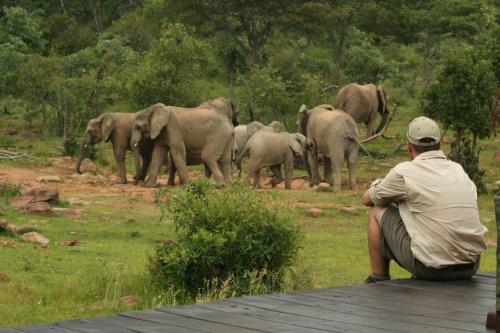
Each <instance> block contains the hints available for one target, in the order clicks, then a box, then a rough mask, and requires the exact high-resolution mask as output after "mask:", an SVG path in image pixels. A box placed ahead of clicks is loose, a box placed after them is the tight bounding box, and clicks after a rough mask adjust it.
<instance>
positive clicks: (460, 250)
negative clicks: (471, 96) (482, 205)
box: [371, 150, 487, 268]
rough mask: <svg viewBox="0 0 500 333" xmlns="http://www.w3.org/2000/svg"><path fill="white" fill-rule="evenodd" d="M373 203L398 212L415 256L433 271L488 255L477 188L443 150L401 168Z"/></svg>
mask: <svg viewBox="0 0 500 333" xmlns="http://www.w3.org/2000/svg"><path fill="white" fill-rule="evenodd" d="M371 200H372V202H373V203H374V204H375V205H377V206H387V205H389V204H390V203H391V202H393V203H396V204H397V205H398V206H399V212H400V214H401V218H402V220H403V223H404V225H405V227H406V229H407V231H408V235H409V236H410V238H411V251H412V253H413V255H414V256H415V258H416V259H418V260H419V261H420V262H422V263H423V264H424V265H426V266H428V267H433V268H442V267H446V266H450V265H457V264H466V263H471V262H475V261H476V260H477V258H478V256H479V255H480V254H481V252H482V251H484V250H485V249H486V246H487V245H486V239H485V237H484V234H485V232H486V231H487V229H486V228H485V227H484V226H482V225H481V222H480V221H479V213H478V209H477V192H476V186H475V184H474V182H472V181H471V180H470V178H469V177H468V175H467V174H466V173H465V171H464V170H463V168H462V166H461V165H460V164H458V163H455V162H453V161H450V160H448V159H447V158H446V156H445V154H444V153H443V152H442V151H441V150H434V151H429V152H425V153H421V154H419V155H417V156H416V157H415V158H414V159H413V160H412V161H409V162H403V163H400V164H398V165H396V166H395V167H394V168H393V169H391V170H390V171H389V173H388V174H387V175H386V176H385V178H384V179H382V180H381V181H380V182H379V183H376V184H374V185H373V186H372V190H371Z"/></svg>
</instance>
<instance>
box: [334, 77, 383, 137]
mask: <svg viewBox="0 0 500 333" xmlns="http://www.w3.org/2000/svg"><path fill="white" fill-rule="evenodd" d="M335 108H336V109H339V110H342V111H345V112H347V113H348V114H350V115H351V117H353V118H354V120H355V121H356V123H358V124H359V123H364V124H365V125H366V137H369V136H372V135H373V134H375V133H378V132H379V131H381V130H382V128H384V126H385V124H386V123H387V120H388V117H389V110H388V108H387V95H386V93H385V91H384V89H383V88H382V86H381V85H379V86H378V87H377V86H375V85H374V84H364V85H362V84H357V83H349V84H348V85H346V86H344V87H342V88H341V89H340V90H339V92H338V94H337V98H336V104H335ZM377 113H380V115H381V117H382V118H381V121H380V124H379V125H378V127H377V128H376V129H375V126H376V122H377Z"/></svg>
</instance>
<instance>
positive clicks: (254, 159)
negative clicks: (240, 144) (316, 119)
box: [240, 127, 314, 189]
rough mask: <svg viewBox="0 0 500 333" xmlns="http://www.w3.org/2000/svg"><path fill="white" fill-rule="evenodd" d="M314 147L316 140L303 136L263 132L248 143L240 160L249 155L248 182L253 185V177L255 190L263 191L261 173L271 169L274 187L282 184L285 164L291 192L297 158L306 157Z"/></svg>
mask: <svg viewBox="0 0 500 333" xmlns="http://www.w3.org/2000/svg"><path fill="white" fill-rule="evenodd" d="M313 146H314V144H313V142H312V140H309V139H307V138H306V137H305V136H304V135H302V134H299V133H288V132H277V131H274V130H269V129H268V128H265V127H264V128H262V129H261V130H259V131H257V133H255V134H254V135H253V136H252V137H251V138H250V139H249V140H248V142H247V144H246V145H245V148H244V150H243V151H242V152H241V154H240V157H241V156H243V155H245V154H246V153H248V155H249V158H248V171H247V179H246V182H247V184H248V185H250V180H251V179H252V177H253V187H254V188H260V182H259V178H260V170H261V169H262V168H263V167H269V168H270V169H271V171H272V172H273V174H274V179H273V181H272V185H273V187H275V186H276V185H277V184H279V183H280V182H281V181H282V180H283V177H282V175H281V164H285V188H286V189H290V188H291V184H292V175H293V165H294V154H297V155H299V156H303V154H304V152H305V151H306V150H311V149H312V147H313Z"/></svg>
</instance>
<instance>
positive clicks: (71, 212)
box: [52, 207, 82, 219]
mask: <svg viewBox="0 0 500 333" xmlns="http://www.w3.org/2000/svg"><path fill="white" fill-rule="evenodd" d="M52 210H53V211H54V213H56V214H57V215H60V216H66V217H69V218H72V219H80V218H81V217H82V211H81V210H79V209H72V208H58V207H54V208H52Z"/></svg>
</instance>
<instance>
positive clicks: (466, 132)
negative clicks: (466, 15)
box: [422, 45, 497, 191]
mask: <svg viewBox="0 0 500 333" xmlns="http://www.w3.org/2000/svg"><path fill="white" fill-rule="evenodd" d="M480 56H481V54H480V53H479V52H477V50H476V49H474V48H473V47H471V46H467V45H466V46H464V47H461V48H458V49H457V50H455V51H453V52H451V53H450V54H449V55H448V56H447V57H446V58H445V60H444V61H443V68H442V71H441V72H440V73H439V75H438V77H437V80H436V82H434V83H432V84H431V85H430V86H429V88H428V89H426V90H425V92H424V95H423V100H422V105H423V110H424V112H425V113H426V114H427V115H429V116H430V117H432V118H434V119H438V120H440V121H441V122H442V123H443V126H444V128H445V129H451V130H453V131H454V132H455V144H454V145H453V146H452V153H451V157H452V159H454V160H455V161H457V162H459V163H460V164H461V165H462V166H463V168H464V169H465V170H466V172H467V173H468V175H469V177H470V178H471V179H473V180H474V181H475V182H476V185H477V187H478V190H480V191H484V184H483V179H482V178H483V175H484V172H483V171H482V170H480V169H479V152H478V151H477V139H481V138H485V137H487V136H488V135H489V114H490V107H491V97H492V96H493V95H494V93H495V89H496V84H497V82H496V79H495V74H494V70H493V68H492V64H491V62H490V61H489V60H485V59H482V58H481V57H480ZM470 136H471V137H472V139H471V140H465V139H466V138H468V137H470ZM463 140H465V141H463ZM461 141H463V142H461Z"/></svg>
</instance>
